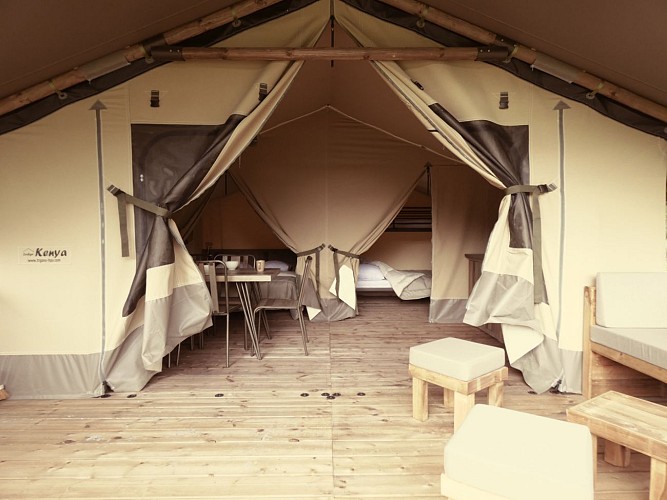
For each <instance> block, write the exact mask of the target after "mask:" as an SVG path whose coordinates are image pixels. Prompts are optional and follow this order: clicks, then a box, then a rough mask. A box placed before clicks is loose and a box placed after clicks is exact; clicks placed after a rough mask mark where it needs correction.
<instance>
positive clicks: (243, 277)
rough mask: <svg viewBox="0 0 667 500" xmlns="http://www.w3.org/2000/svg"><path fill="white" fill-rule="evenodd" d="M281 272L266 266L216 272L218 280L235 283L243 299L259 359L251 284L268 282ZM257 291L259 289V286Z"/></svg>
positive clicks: (246, 319) (244, 310)
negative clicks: (261, 269) (261, 268)
mask: <svg viewBox="0 0 667 500" xmlns="http://www.w3.org/2000/svg"><path fill="white" fill-rule="evenodd" d="M278 273H280V269H277V268H275V269H274V268H265V269H264V270H263V271H257V270H256V269H252V268H239V269H234V270H232V269H228V270H227V274H226V275H225V274H224V273H220V274H218V273H216V281H218V282H221V283H224V282H225V281H227V283H234V284H235V285H236V289H237V291H238V294H239V299H240V301H241V308H242V309H243V316H244V318H245V324H246V326H247V328H248V332H249V333H250V340H251V342H252V346H253V348H254V350H255V355H256V356H257V359H262V352H261V350H260V347H259V335H258V333H257V324H256V321H255V315H254V314H253V290H252V288H251V286H253V285H256V284H258V283H266V282H270V281H271V280H273V279H274V278H275V277H276V276H278ZM256 290H257V293H259V289H258V288H257V289H256Z"/></svg>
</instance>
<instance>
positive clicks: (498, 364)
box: [409, 337, 507, 431]
mask: <svg viewBox="0 0 667 500" xmlns="http://www.w3.org/2000/svg"><path fill="white" fill-rule="evenodd" d="M409 371H410V375H411V376H412V416H413V418H415V419H417V420H419V421H421V422H423V421H424V420H426V419H427V418H428V384H429V383H431V384H435V385H437V386H440V387H442V388H443V389H444V403H445V406H449V407H451V406H452V403H453V406H454V431H456V430H457V429H458V428H459V426H460V425H461V422H463V419H465V417H466V415H467V414H468V412H469V411H470V409H471V408H472V407H473V406H474V404H475V393H476V392H477V391H481V390H482V389H486V388H487V387H488V388H489V404H490V405H494V406H502V403H503V381H504V380H507V367H506V366H505V351H504V350H503V349H501V348H499V347H493V346H488V345H484V344H477V343H475V342H469V341H467V340H461V339H457V338H453V337H450V338H446V339H441V340H435V341H433V342H428V343H426V344H421V345H418V346H414V347H411V348H410V366H409ZM452 394H453V397H452ZM452 399H453V401H452Z"/></svg>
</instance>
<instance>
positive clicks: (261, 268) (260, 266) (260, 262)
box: [256, 260, 266, 273]
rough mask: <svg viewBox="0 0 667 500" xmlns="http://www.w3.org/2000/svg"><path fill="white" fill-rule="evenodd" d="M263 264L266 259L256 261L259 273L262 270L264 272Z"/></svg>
mask: <svg viewBox="0 0 667 500" xmlns="http://www.w3.org/2000/svg"><path fill="white" fill-rule="evenodd" d="M265 264H266V261H264V260H258V261H257V262H256V266H257V271H258V272H260V273H263V272H264V265H265Z"/></svg>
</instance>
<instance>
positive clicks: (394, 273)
mask: <svg viewBox="0 0 667 500" xmlns="http://www.w3.org/2000/svg"><path fill="white" fill-rule="evenodd" d="M356 289H357V290H359V291H389V290H393V291H394V293H395V294H396V295H397V296H398V297H399V298H401V299H403V300H415V299H423V298H426V297H430V296H431V272H430V271H399V270H397V269H394V268H392V267H391V266H389V265H387V264H385V263H384V262H381V261H373V262H364V263H362V264H361V265H360V266H359V276H358V278H357V284H356Z"/></svg>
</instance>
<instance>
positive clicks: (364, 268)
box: [359, 262, 385, 281]
mask: <svg viewBox="0 0 667 500" xmlns="http://www.w3.org/2000/svg"><path fill="white" fill-rule="evenodd" d="M383 279H385V277H384V274H382V271H381V270H380V268H379V267H378V266H376V265H374V264H368V263H365V262H364V263H361V264H359V281H378V280H383Z"/></svg>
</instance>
